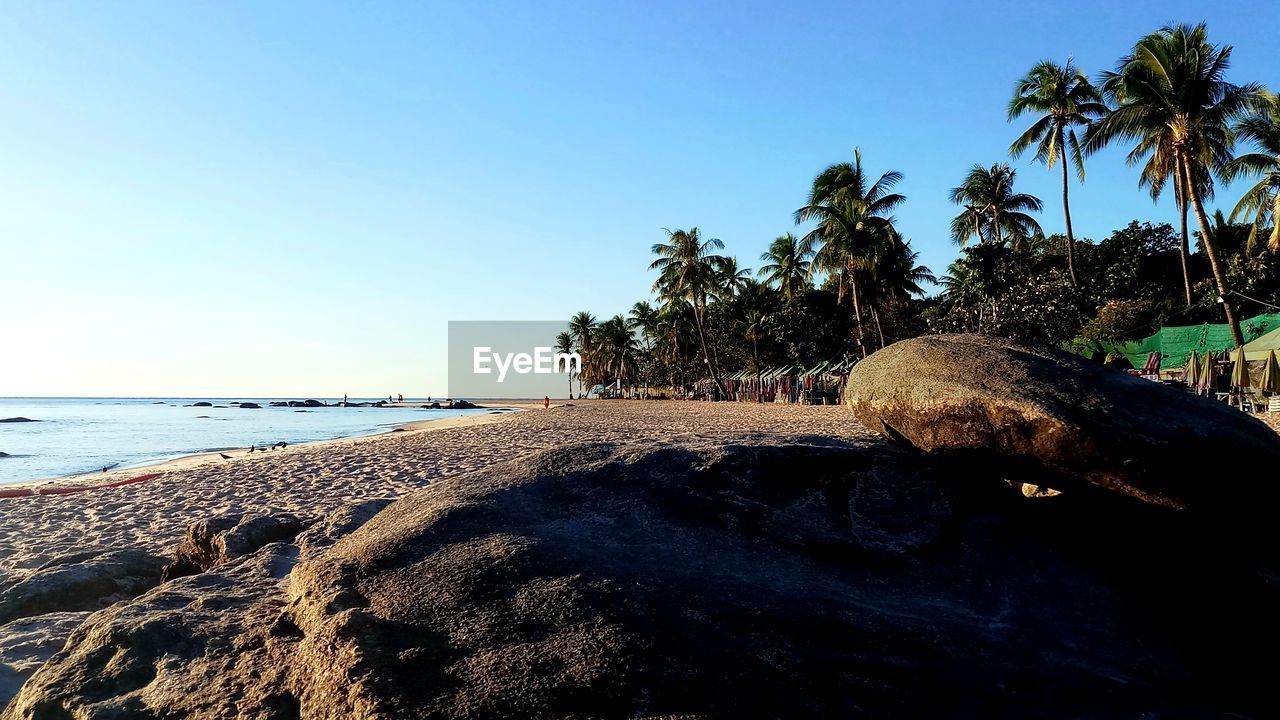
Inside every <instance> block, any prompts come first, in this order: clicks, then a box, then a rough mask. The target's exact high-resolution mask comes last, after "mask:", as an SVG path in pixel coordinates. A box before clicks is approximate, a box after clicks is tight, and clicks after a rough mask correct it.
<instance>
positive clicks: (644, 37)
mask: <svg viewBox="0 0 1280 720" xmlns="http://www.w3.org/2000/svg"><path fill="white" fill-rule="evenodd" d="M3 18H4V22H2V23H0V48H3V50H0V100H2V102H3V112H0V259H2V262H3V271H2V274H0V307H2V308H3V315H2V316H0V337H2V338H3V340H4V349H3V351H0V395H28V394H32V395H78V394H93V395H103V394H125V395H153V394H154V395H195V394H213V395H244V396H249V395H271V396H277V395H279V396H295V395H299V396H305V395H330V396H332V395H335V394H341V393H343V392H347V393H350V394H352V395H385V394H387V393H396V392H402V393H404V394H405V395H412V396H418V395H425V394H428V393H431V394H440V393H443V392H444V387H445V369H444V357H445V353H444V347H443V344H444V341H445V329H446V322H447V321H448V320H451V319H553V318H560V317H567V316H568V315H569V314H571V313H573V312H575V311H577V310H583V309H586V310H590V311H592V312H594V313H595V314H597V315H600V316H607V315H610V314H613V313H616V312H621V311H624V310H625V309H626V308H628V307H629V306H630V305H631V304H632V303H633V302H634V301H636V300H638V299H642V298H645V297H646V296H647V294H648V288H649V285H650V283H651V281H652V278H651V277H650V276H649V274H648V273H647V272H646V270H645V267H646V265H647V264H648V262H649V260H650V255H649V246H650V245H651V244H652V243H653V242H655V241H657V240H659V239H661V238H662V232H661V229H660V228H663V227H672V228H675V227H689V226H693V225H697V226H699V227H700V228H702V230H703V232H704V234H706V235H708V236H712V237H719V238H722V239H723V240H724V241H725V243H726V245H727V246H728V248H727V249H728V251H729V252H730V253H732V254H735V255H737V256H738V257H739V258H740V260H741V262H742V264H743V265H744V266H747V267H755V266H756V265H758V262H757V261H756V258H757V257H758V255H759V253H760V252H761V251H762V250H763V249H764V248H765V246H766V245H767V244H768V242H769V241H770V240H771V239H772V238H773V237H775V236H777V235H779V234H781V233H784V232H788V231H791V230H793V229H794V228H793V226H792V223H791V213H792V211H793V210H795V208H796V207H797V206H798V205H799V204H800V203H801V202H802V200H803V198H804V194H805V190H806V188H807V184H808V183H809V182H810V181H811V179H812V178H813V176H814V175H815V174H816V173H817V172H818V171H820V170H821V169H822V168H823V167H824V166H825V165H827V164H829V163H832V162H836V161H840V160H845V159H848V158H850V157H851V156H852V152H853V149H854V147H861V148H862V151H863V157H864V161H865V163H866V164H867V166H868V167H869V169H870V170H872V171H874V172H877V173H879V172H882V171H884V170H887V169H897V170H901V171H903V172H904V173H905V174H906V181H905V183H904V184H903V186H902V191H903V192H904V193H906V194H907V196H908V202H907V204H906V205H905V206H904V207H903V209H902V210H901V212H900V213H899V216H898V218H899V221H900V227H901V228H902V230H903V231H904V232H905V234H906V235H907V236H908V237H910V238H911V239H912V240H913V242H914V244H915V246H916V247H917V248H918V249H919V250H921V251H922V253H923V259H924V260H925V261H926V262H927V264H929V265H930V266H931V267H933V268H934V269H935V270H936V271H939V272H941V271H942V270H944V269H945V267H946V265H947V264H948V263H949V262H950V261H951V260H952V259H953V258H954V256H955V248H954V247H953V246H952V245H951V244H950V242H949V241H948V239H947V226H948V222H949V220H950V218H951V217H952V216H953V215H954V213H955V209H954V208H953V207H951V206H950V205H949V204H948V203H947V200H946V192H947V190H948V188H950V187H951V186H953V185H955V184H956V182H957V181H958V180H959V179H960V177H961V176H962V175H963V173H964V171H965V170H966V169H967V168H968V167H969V166H970V165H971V164H973V163H975V162H982V163H992V162H996V161H1000V160H1002V159H1003V158H1004V157H1005V150H1006V148H1007V147H1008V145H1009V142H1010V141H1011V140H1012V139H1013V138H1014V137H1015V136H1016V134H1017V132H1018V131H1019V130H1020V129H1021V128H1020V127H1015V126H1010V125H1009V124H1008V123H1006V120H1005V107H1006V103H1007V101H1008V96H1009V92H1010V88H1011V86H1012V83H1013V81H1014V80H1015V79H1016V78H1017V77H1018V76H1019V75H1020V74H1021V73H1022V72H1024V71H1025V70H1026V69H1027V68H1029V67H1030V65H1031V64H1032V63H1034V62H1035V61H1036V60H1039V59H1041V58H1045V57H1048V58H1054V59H1058V60H1061V59H1065V58H1066V57H1067V56H1069V55H1071V56H1074V57H1075V59H1076V61H1077V63H1078V64H1080V65H1081V66H1083V67H1084V68H1085V69H1086V70H1087V71H1089V72H1090V74H1093V73H1095V72H1096V71H1098V70H1099V69H1103V68H1109V67H1111V66H1112V64H1113V63H1114V62H1115V60H1116V58H1118V57H1119V56H1120V55H1121V54H1123V53H1124V52H1125V51H1126V50H1127V49H1129V48H1130V47H1132V44H1133V42H1134V40H1136V39H1137V38H1138V37H1139V36H1140V35H1142V34H1143V33H1145V32H1148V31H1151V30H1153V29H1156V28H1157V27H1159V26H1160V25H1162V24H1164V23H1166V22H1169V21H1200V20H1205V21H1207V22H1208V23H1209V28H1210V36H1211V38H1212V39H1213V40H1214V41H1215V42H1219V43H1230V44H1233V45H1234V46H1235V48H1236V50H1235V56H1234V69H1233V72H1232V79H1234V80H1237V81H1244V80H1256V81H1259V82H1263V83H1265V84H1267V85H1269V86H1271V87H1277V86H1280V77H1278V76H1277V75H1278V68H1280V65H1278V64H1277V63H1276V62H1275V50H1276V45H1275V41H1274V37H1275V29H1276V27H1277V26H1278V25H1280V6H1277V5H1275V4H1270V3H1253V4H1250V5H1249V6H1248V8H1247V9H1238V8H1228V7H1224V6H1223V5H1222V4H1218V3H1207V2H1203V1H1201V2H1197V3H1190V2H1159V3H1155V2H1152V3H1117V2H1087V3H1069V4H1068V3H1041V4H1036V3H1029V2H985V3H972V2H963V3H962V2H927V3H902V2H877V3H871V2H856V3H855V2H833V3H830V4H810V3H795V4H783V3H769V4H764V3H761V4H758V5H755V4H745V3H737V2H734V3H728V2H726V3H683V2H682V3H674V2H672V3H630V4H624V3H603V2H602V3H582V4H555V3H499V2H493V3H474V2H467V3H456V4H427V3H404V4H392V3H333V4H325V3H315V2H311V3H301V2H289V3H285V2H281V3H261V2H255V3H248V2H246V3H233V2H220V3H173V2H125V3H105V2H84V3H62V2H47V1H45V2H39V3H32V2H6V3H4V5H3ZM1019 125H1021V123H1020V124H1019ZM1018 167H1019V170H1020V174H1019V182H1020V184H1021V186H1022V187H1021V189H1023V190H1025V191H1028V192H1033V193H1036V194H1039V195H1041V196H1042V197H1043V198H1044V200H1045V201H1046V212H1045V214H1044V216H1043V218H1042V222H1043V224H1044V227H1045V229H1046V231H1049V232H1054V231H1059V230H1060V229H1061V227H1062V219H1061V213H1060V208H1059V205H1058V192H1059V191H1058V187H1057V185H1056V182H1055V180H1056V176H1055V175H1051V174H1049V173H1047V172H1046V171H1045V170H1044V169H1043V168H1041V167H1038V166H1034V165H1031V164H1030V163H1029V162H1027V161H1024V162H1021V163H1019V164H1018ZM1073 192H1074V195H1073V208H1074V211H1075V215H1074V217H1075V223H1076V230H1077V233H1078V234H1079V235H1081V236H1084V237H1094V238H1097V237H1101V236H1104V235H1106V234H1107V233H1108V232H1109V231H1110V230H1111V229H1113V228H1116V227H1120V226H1122V225H1124V224H1125V223H1127V222H1128V221H1129V220H1130V219H1134V218H1139V219H1151V220H1169V219H1171V218H1172V217H1173V213H1172V210H1171V208H1170V207H1169V206H1168V205H1167V204H1165V205H1164V206H1154V205H1153V204H1152V203H1151V201H1150V199H1149V198H1148V197H1147V196H1146V195H1145V194H1143V193H1142V192H1141V191H1139V190H1138V189H1137V187H1136V178H1135V175H1134V172H1133V171H1132V170H1130V169H1129V168H1126V167H1125V165H1124V163H1123V160H1122V156H1121V155H1120V153H1119V152H1107V153H1104V154H1100V155H1098V156H1096V157H1095V158H1094V159H1093V160H1092V162H1091V164H1090V166H1089V180H1088V182H1087V183H1086V184H1085V185H1084V186H1083V187H1075V188H1073ZM1233 194H1234V193H1233V192H1232V191H1231V190H1225V191H1222V192H1220V198H1222V199H1223V201H1224V202H1226V201H1227V199H1229V200H1230V201H1232V202H1233V201H1234V197H1233Z"/></svg>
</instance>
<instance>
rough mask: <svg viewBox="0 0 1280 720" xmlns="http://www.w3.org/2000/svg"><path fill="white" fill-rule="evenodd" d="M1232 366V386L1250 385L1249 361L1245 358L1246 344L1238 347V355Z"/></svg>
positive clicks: (1245, 386)
mask: <svg viewBox="0 0 1280 720" xmlns="http://www.w3.org/2000/svg"><path fill="white" fill-rule="evenodd" d="M1234 363H1235V364H1234V365H1233V366H1232V368H1231V387H1233V388H1247V387H1249V363H1248V362H1247V361H1246V360H1245V359H1244V346H1243V345H1242V346H1240V347H1237V348H1236V357H1235V360H1234Z"/></svg>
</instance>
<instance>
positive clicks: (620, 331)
mask: <svg viewBox="0 0 1280 720" xmlns="http://www.w3.org/2000/svg"><path fill="white" fill-rule="evenodd" d="M596 335H597V344H596V355H597V363H598V365H599V367H600V370H601V375H602V378H603V379H605V380H606V381H607V382H608V383H610V384H611V383H613V382H614V381H620V384H621V385H624V386H628V387H629V386H630V385H631V381H632V380H634V379H635V376H636V373H637V370H638V367H639V363H638V361H637V358H638V356H639V354H640V349H639V348H638V347H637V346H636V338H635V334H634V333H632V332H631V328H630V327H628V326H627V319H626V318H625V317H623V316H621V315H614V316H613V317H611V318H609V319H608V320H605V321H604V322H603V323H600V326H599V327H598V328H597V329H596Z"/></svg>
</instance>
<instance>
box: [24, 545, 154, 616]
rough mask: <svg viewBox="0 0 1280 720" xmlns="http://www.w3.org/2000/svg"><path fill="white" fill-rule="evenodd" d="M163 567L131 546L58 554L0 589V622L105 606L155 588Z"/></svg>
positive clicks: (150, 556) (147, 554)
mask: <svg viewBox="0 0 1280 720" xmlns="http://www.w3.org/2000/svg"><path fill="white" fill-rule="evenodd" d="M164 566H165V559H164V558H162V557H159V556H156V555H151V554H149V553H146V552H143V551H141V550H132V549H131V550H114V551H110V552H103V551H86V552H83V553H76V554H74V555H68V556H64V557H61V558H57V559H55V560H52V561H50V562H48V563H46V564H44V565H42V566H40V567H39V568H36V569H35V570H33V571H31V572H30V573H28V574H27V575H26V576H25V577H23V578H22V579H21V580H19V581H18V582H17V583H16V584H14V585H12V586H10V587H9V588H7V589H6V590H5V591H4V592H0V623H7V622H10V621H12V620H15V619H17V618H23V617H29V616H32V615H42V614H45V613H51V612H74V611H81V610H98V609H100V608H104V607H106V606H108V605H111V604H112V603H115V602H118V601H120V600H124V599H128V598H132V597H134V596H136V595H139V594H141V593H142V592H144V591H146V590H148V589H149V588H152V587H155V586H156V585H157V584H159V583H160V575H161V572H162V571H163V569H164Z"/></svg>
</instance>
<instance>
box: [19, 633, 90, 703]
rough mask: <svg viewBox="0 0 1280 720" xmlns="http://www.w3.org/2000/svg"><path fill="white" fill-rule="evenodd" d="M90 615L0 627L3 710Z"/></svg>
mask: <svg viewBox="0 0 1280 720" xmlns="http://www.w3.org/2000/svg"><path fill="white" fill-rule="evenodd" d="M87 617H89V613H88V612H59V613H49V614H47V615H36V616H34V617H26V618H20V619H18V620H14V621H13V622H10V623H8V624H5V625H0V707H3V706H4V705H6V704H7V703H8V702H9V700H10V699H11V698H12V697H13V696H14V695H16V694H18V688H20V687H22V684H23V683H24V682H26V681H27V678H29V677H31V674H32V673H34V672H35V671H36V670H38V669H39V668H40V666H41V665H44V663H45V662H47V661H48V660H49V658H51V657H53V654H54V653H56V652H57V651H59V650H61V649H62V646H63V645H65V644H66V642H67V638H68V637H69V636H70V635H71V631H73V630H75V629H76V628H77V627H79V626H80V623H82V622H84V619H85V618H87Z"/></svg>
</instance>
